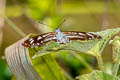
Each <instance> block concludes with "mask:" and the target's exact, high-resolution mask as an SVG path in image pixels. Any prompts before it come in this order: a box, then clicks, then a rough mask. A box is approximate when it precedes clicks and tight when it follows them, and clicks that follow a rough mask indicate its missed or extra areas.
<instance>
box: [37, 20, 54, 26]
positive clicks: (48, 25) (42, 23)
mask: <svg viewBox="0 0 120 80" xmlns="http://www.w3.org/2000/svg"><path fill="white" fill-rule="evenodd" d="M38 23H40V24H42V25H46V26H49V27H53V26H50V25H47V24H45V23H43V22H40V21H39V22H38Z"/></svg>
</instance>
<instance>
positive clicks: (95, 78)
mask: <svg viewBox="0 0 120 80" xmlns="http://www.w3.org/2000/svg"><path fill="white" fill-rule="evenodd" d="M76 79H77V80H119V78H118V77H114V76H112V75H110V74H107V73H105V72H102V71H99V70H95V71H93V72H92V73H90V74H85V75H81V76H78V77H76Z"/></svg>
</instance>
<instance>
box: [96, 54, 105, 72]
mask: <svg viewBox="0 0 120 80" xmlns="http://www.w3.org/2000/svg"><path fill="white" fill-rule="evenodd" d="M96 59H97V61H98V66H99V68H100V70H102V71H104V65H103V60H102V57H101V55H96Z"/></svg>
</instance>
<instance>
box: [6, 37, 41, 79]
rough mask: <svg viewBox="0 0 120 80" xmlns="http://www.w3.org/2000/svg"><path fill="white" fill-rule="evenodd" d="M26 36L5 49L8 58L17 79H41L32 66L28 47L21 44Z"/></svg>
mask: <svg viewBox="0 0 120 80" xmlns="http://www.w3.org/2000/svg"><path fill="white" fill-rule="evenodd" d="M28 37H29V36H27V37H26V38H28ZM26 38H24V39H22V40H20V41H18V42H16V43H15V44H13V45H11V46H9V47H8V48H7V49H6V50H5V57H6V60H7V62H8V65H9V67H10V69H11V71H12V72H13V74H14V75H15V77H16V79H17V80H41V78H40V76H39V75H38V74H37V72H36V71H35V69H34V68H33V66H32V63H31V60H30V57H29V53H28V50H27V48H25V47H23V46H22V45H21V43H22V42H23V41H24V40H26Z"/></svg>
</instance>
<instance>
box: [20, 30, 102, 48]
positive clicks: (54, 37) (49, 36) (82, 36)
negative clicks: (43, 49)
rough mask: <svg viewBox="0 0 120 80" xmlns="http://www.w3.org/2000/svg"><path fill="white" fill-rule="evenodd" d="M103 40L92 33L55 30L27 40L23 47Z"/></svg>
mask: <svg viewBox="0 0 120 80" xmlns="http://www.w3.org/2000/svg"><path fill="white" fill-rule="evenodd" d="M94 39H102V37H101V36H100V35H96V34H93V33H90V32H75V31H66V32H62V31H61V30H60V29H59V28H57V29H55V32H49V33H44V34H40V35H37V36H34V37H32V38H29V39H27V40H25V41H24V42H23V43H22V45H23V46H24V47H27V48H34V47H36V46H38V47H40V46H43V45H45V44H46V43H47V42H50V41H55V42H56V43H58V44H66V43H68V42H71V41H72V40H81V41H84V40H94Z"/></svg>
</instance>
